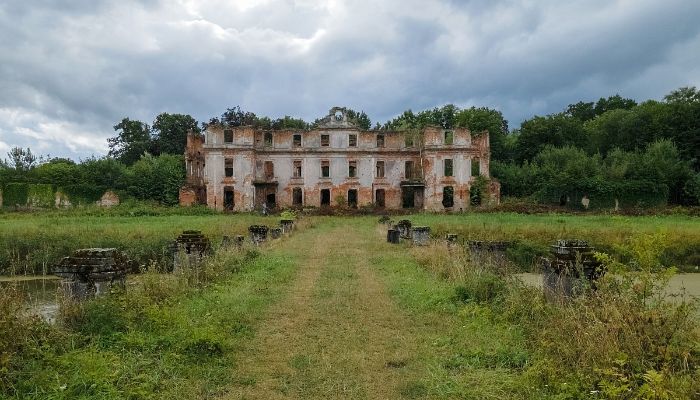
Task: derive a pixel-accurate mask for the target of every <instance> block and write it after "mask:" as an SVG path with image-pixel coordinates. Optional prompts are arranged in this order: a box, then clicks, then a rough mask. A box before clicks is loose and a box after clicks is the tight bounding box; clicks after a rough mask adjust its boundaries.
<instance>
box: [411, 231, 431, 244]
mask: <svg viewBox="0 0 700 400" xmlns="http://www.w3.org/2000/svg"><path fill="white" fill-rule="evenodd" d="M411 239H412V241H413V244H414V245H416V246H427V245H428V243H430V227H429V226H415V227H413V228H411Z"/></svg>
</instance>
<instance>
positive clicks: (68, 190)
mask: <svg viewBox="0 0 700 400" xmlns="http://www.w3.org/2000/svg"><path fill="white" fill-rule="evenodd" d="M58 191H59V192H61V193H63V194H64V195H66V196H67V197H68V200H69V201H70V203H71V204H72V205H78V204H83V205H85V204H93V203H95V202H96V201H98V200H100V199H101V198H102V195H104V193H105V192H106V191H107V188H106V187H105V186H95V185H92V184H84V183H81V184H76V185H66V186H61V187H59V188H58Z"/></svg>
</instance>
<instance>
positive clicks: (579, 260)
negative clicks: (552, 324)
mask: <svg viewBox="0 0 700 400" xmlns="http://www.w3.org/2000/svg"><path fill="white" fill-rule="evenodd" d="M593 252H594V249H593V247H591V246H589V245H588V242H586V241H584V240H558V241H557V242H556V244H554V245H552V246H551V250H550V254H551V255H552V258H543V259H542V283H543V288H544V292H545V296H546V297H547V298H548V299H550V300H552V299H557V298H561V297H571V296H574V295H577V294H578V293H580V292H581V291H582V290H583V289H584V288H585V286H589V287H591V288H592V289H595V281H596V280H598V279H599V278H600V277H601V276H602V275H603V274H604V273H605V271H604V270H603V269H602V268H601V264H600V262H598V261H597V260H596V259H595V257H594V256H593Z"/></svg>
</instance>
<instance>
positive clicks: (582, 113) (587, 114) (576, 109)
mask: <svg viewBox="0 0 700 400" xmlns="http://www.w3.org/2000/svg"><path fill="white" fill-rule="evenodd" d="M564 113H565V114H566V115H567V116H569V117H572V118H576V119H578V120H579V121H581V122H586V121H589V120H592V119H593V118H595V117H596V115H597V114H596V111H595V103H594V102H590V103H584V102H582V101H579V102H578V103H576V104H569V106H568V107H567V108H566V111H565V112H564Z"/></svg>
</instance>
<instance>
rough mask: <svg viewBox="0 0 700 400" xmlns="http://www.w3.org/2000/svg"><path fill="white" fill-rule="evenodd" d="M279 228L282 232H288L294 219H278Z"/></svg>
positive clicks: (292, 227) (291, 228)
mask: <svg viewBox="0 0 700 400" xmlns="http://www.w3.org/2000/svg"><path fill="white" fill-rule="evenodd" d="M280 228H282V233H290V232H291V231H292V230H293V229H294V221H293V220H291V219H283V220H280Z"/></svg>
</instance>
